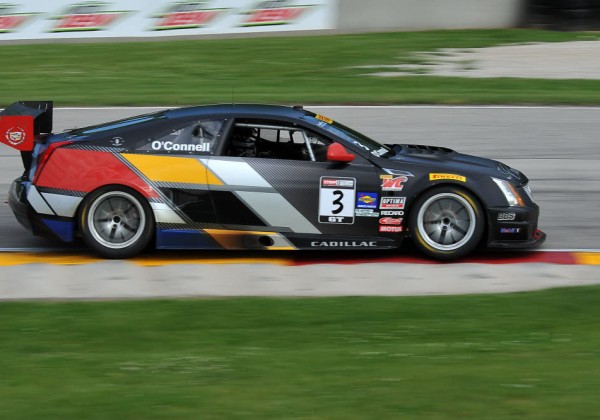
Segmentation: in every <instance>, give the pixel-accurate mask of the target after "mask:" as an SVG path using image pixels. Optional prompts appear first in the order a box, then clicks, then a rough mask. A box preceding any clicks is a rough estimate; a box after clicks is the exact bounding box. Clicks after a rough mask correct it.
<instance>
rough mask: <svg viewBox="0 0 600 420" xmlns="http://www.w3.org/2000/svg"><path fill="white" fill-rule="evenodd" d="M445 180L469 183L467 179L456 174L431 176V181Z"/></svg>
mask: <svg viewBox="0 0 600 420" xmlns="http://www.w3.org/2000/svg"><path fill="white" fill-rule="evenodd" d="M443 179H446V180H450V181H459V182H467V178H466V177H464V176H462V175H455V174H429V180H430V181H441V180H443Z"/></svg>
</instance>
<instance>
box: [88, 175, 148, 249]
mask: <svg viewBox="0 0 600 420" xmlns="http://www.w3.org/2000/svg"><path fill="white" fill-rule="evenodd" d="M78 219H79V228H80V231H81V234H82V237H83V240H84V242H85V243H86V244H87V245H88V246H89V247H90V248H92V249H93V250H94V251H95V252H96V253H97V254H99V255H101V256H102V257H105V258H115V259H118V258H129V257H132V256H133V255H135V254H138V253H139V252H141V251H142V250H143V249H144V248H145V247H146V246H147V245H148V243H149V242H150V240H151V239H152V236H153V234H154V215H153V213H152V208H151V207H150V204H149V203H148V201H147V200H146V199H144V198H143V197H142V196H141V195H140V194H139V193H137V192H135V191H133V190H131V189H129V188H125V187H121V186H116V185H113V186H107V187H103V188H100V189H98V190H96V191H94V192H92V193H90V194H88V196H87V197H86V198H85V199H84V201H83V203H82V206H81V211H80V213H79V218H78Z"/></svg>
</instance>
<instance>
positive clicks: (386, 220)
mask: <svg viewBox="0 0 600 420" xmlns="http://www.w3.org/2000/svg"><path fill="white" fill-rule="evenodd" d="M379 224H380V225H401V224H402V218H398V219H397V218H395V217H382V218H381V219H379Z"/></svg>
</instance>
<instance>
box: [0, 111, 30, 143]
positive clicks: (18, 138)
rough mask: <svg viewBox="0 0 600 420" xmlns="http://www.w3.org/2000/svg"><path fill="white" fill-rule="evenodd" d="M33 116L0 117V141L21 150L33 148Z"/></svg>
mask: <svg viewBox="0 0 600 420" xmlns="http://www.w3.org/2000/svg"><path fill="white" fill-rule="evenodd" d="M33 137H34V134H33V117H29V116H2V117H0V142H2V143H4V144H6V145H7V146H10V147H12V148H13V149H17V150H21V151H31V150H33Z"/></svg>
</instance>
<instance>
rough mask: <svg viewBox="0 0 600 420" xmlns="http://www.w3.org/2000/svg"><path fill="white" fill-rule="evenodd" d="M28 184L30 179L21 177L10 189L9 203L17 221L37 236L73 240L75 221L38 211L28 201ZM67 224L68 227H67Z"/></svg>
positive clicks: (66, 240)
mask: <svg viewBox="0 0 600 420" xmlns="http://www.w3.org/2000/svg"><path fill="white" fill-rule="evenodd" d="M28 185H29V181H28V180H26V179H24V178H23V177H20V178H17V179H15V180H14V181H13V183H12V184H11V186H10V189H9V191H8V205H9V206H10V208H11V210H12V211H13V213H14V215H15V217H16V218H17V221H18V222H19V223H20V224H21V226H23V227H24V228H25V229H27V230H29V231H31V232H32V233H33V234H34V235H36V236H44V237H47V238H53V239H59V240H62V241H65V242H71V241H72V240H73V233H72V231H73V228H72V227H71V226H74V223H73V222H72V221H65V220H64V218H61V217H56V216H51V215H40V214H39V213H37V212H36V211H35V210H34V209H33V207H31V205H30V204H29V202H28V201H27V186H28ZM65 226H66V227H67V229H65ZM52 227H54V229H53V228H52ZM57 227H58V229H57Z"/></svg>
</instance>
